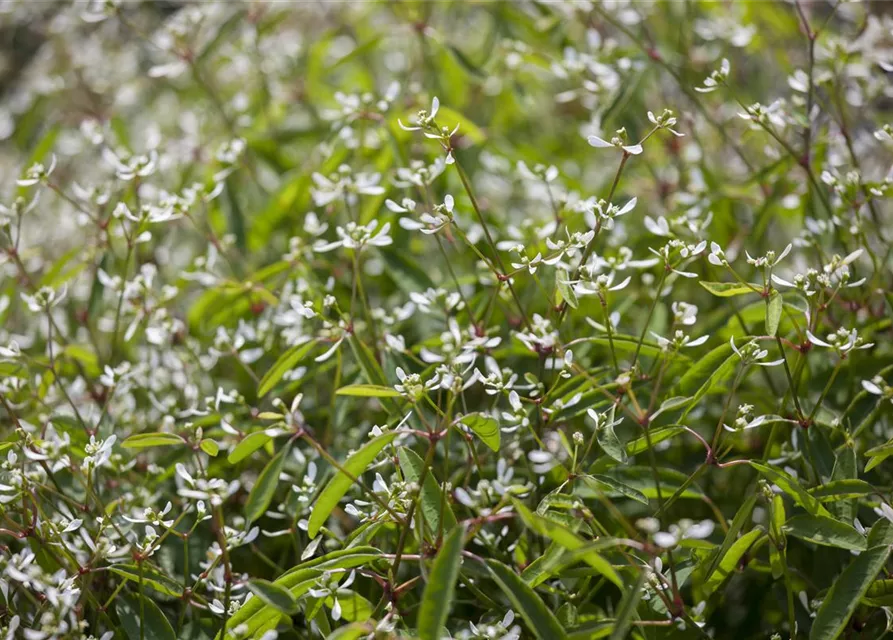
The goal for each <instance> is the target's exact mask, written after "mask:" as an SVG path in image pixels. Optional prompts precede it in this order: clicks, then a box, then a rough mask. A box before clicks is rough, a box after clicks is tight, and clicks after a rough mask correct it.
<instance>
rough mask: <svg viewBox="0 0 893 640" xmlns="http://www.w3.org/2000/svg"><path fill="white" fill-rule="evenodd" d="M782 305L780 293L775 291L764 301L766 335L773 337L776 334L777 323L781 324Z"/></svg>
mask: <svg viewBox="0 0 893 640" xmlns="http://www.w3.org/2000/svg"><path fill="white" fill-rule="evenodd" d="M783 307H784V303H783V301H782V299H781V293H779V292H778V291H776V292H775V293H773V294H772V295H771V296H769V300H767V301H766V333H767V334H769V335H770V336H774V335H775V334H776V333H778V323H779V322H781V311H782V308H783Z"/></svg>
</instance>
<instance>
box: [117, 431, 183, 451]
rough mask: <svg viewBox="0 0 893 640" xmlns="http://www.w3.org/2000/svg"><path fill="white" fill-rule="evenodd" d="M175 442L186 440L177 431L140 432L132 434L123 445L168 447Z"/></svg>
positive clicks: (132, 446)
mask: <svg viewBox="0 0 893 640" xmlns="http://www.w3.org/2000/svg"><path fill="white" fill-rule="evenodd" d="M175 444H186V441H185V440H184V439H183V438H181V437H180V436H178V435H177V434H176V433H163V432H160V431H158V432H154V433H138V434H136V435H133V436H130V437H129V438H127V439H126V440H125V441H124V442H122V443H121V446H122V447H124V448H125V449H145V448H147V447H168V446H171V445H175Z"/></svg>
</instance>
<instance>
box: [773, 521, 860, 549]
mask: <svg viewBox="0 0 893 640" xmlns="http://www.w3.org/2000/svg"><path fill="white" fill-rule="evenodd" d="M783 530H784V532H785V533H786V534H788V535H790V536H794V537H795V538H800V539H801V540H806V541H807V542H814V543H815V544H820V545H824V546H826V547H837V548H838V549H850V550H853V551H864V550H865V538H864V537H862V535H860V534H859V532H858V531H856V530H855V529H854V528H853V527H851V526H850V525H848V524H845V523H843V522H840V521H838V520H835V519H834V518H828V517H824V516H812V515H799V516H794V517H793V518H791V519H789V520H788V521H787V522H786V523H785V524H784V527H783Z"/></svg>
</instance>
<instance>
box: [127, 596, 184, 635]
mask: <svg viewBox="0 0 893 640" xmlns="http://www.w3.org/2000/svg"><path fill="white" fill-rule="evenodd" d="M115 611H117V613H118V620H120V622H121V626H122V627H123V628H124V632H125V633H126V634H127V637H128V638H130V640H176V639H177V636H176V635H175V634H174V628H173V627H172V626H171V623H170V622H169V621H168V619H167V618H166V617H165V615H164V614H163V613H162V612H161V609H159V608H158V605H157V604H155V603H154V602H153V601H152V600H150V599H149V598H147V597H145V596H142V597H140V596H138V595H130V594H120V595H119V596H118V597H117V598H116V599H115ZM141 627H142V629H141Z"/></svg>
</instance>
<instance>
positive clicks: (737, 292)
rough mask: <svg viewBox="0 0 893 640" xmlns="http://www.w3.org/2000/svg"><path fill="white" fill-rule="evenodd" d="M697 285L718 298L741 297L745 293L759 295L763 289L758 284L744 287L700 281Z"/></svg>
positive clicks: (729, 283) (742, 285)
mask: <svg viewBox="0 0 893 640" xmlns="http://www.w3.org/2000/svg"><path fill="white" fill-rule="evenodd" d="M698 284H700V285H701V286H702V287H704V288H705V289H707V291H709V292H710V293H712V294H713V295H715V296H719V297H720V298H731V297H732V296H742V295H744V294H747V293H759V292H760V291H762V290H763V287H761V286H760V285H758V284H750V285H746V284H742V283H740V282H705V281H703V280H701V281H699V282H698Z"/></svg>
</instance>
